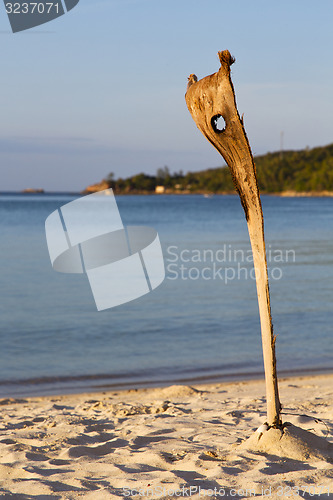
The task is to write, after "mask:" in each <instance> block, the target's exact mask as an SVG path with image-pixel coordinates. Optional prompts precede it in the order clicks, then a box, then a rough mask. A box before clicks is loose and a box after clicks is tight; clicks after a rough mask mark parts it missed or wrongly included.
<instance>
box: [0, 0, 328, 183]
mask: <svg viewBox="0 0 333 500" xmlns="http://www.w3.org/2000/svg"><path fill="white" fill-rule="evenodd" d="M332 21H333V2H332V1H331V0H321V1H319V2H313V0H312V1H308V0H288V1H287V0H282V1H280V2H276V3H273V2H271V1H269V0H251V1H248V0H233V1H232V2H230V1H224V0H206V1H204V0H191V1H190V0H177V1H175V0H168V1H165V2H162V1H160V0H80V2H79V4H78V5H77V7H75V8H74V9H73V10H72V11H71V12H69V13H67V14H66V15H64V16H62V17H60V18H58V19H56V20H55V21H52V22H50V23H48V24H45V25H43V26H41V27H39V28H35V29H34V30H28V31H26V32H22V33H17V34H12V33H11V31H10V26H9V21H8V19H7V16H6V13H5V9H4V7H3V6H1V5H0V40H1V42H2V50H1V73H0V82H1V89H2V92H1V97H0V109H1V122H0V165H1V184H0V190H1V191H3V190H20V189H23V188H26V187H43V188H45V189H47V190H81V189H82V188H84V187H85V186H86V185H87V184H90V183H93V182H95V181H99V180H101V179H102V178H103V177H105V176H106V175H107V174H108V173H109V172H111V171H113V172H114V173H115V174H116V176H128V175H132V174H135V173H138V172H142V171H143V172H146V173H155V172H156V170H157V168H159V167H163V166H164V165H168V166H169V168H170V169H171V171H178V170H180V169H182V170H184V171H188V170H199V169H204V168H211V167H217V166H219V165H221V164H222V163H223V162H222V158H221V157H220V156H219V154H218V153H217V152H216V151H215V150H214V149H213V148H212V146H211V145H210V144H209V143H208V141H206V140H205V138H204V137H203V136H202V135H201V134H200V132H199V131H197V129H196V127H195V125H194V122H193V121H192V118H191V117H190V114H189V112H188V111H187V108H186V105H185V100H184V93H185V89H186V84H187V77H188V75H189V74H190V73H196V74H197V76H198V77H199V78H202V77H203V76H206V75H208V74H211V73H214V72H215V71H217V69H218V67H219V62H218V58H217V52H218V51H219V50H223V49H229V50H230V52H231V53H232V54H233V55H234V56H235V57H236V63H235V64H234V65H233V67H232V79H233V82H234V86H235V90H236V95H237V103H238V108H239V111H240V113H241V114H242V113H244V118H245V127H246V130H247V133H248V137H249V140H250V143H251V146H252V150H253V152H254V153H255V154H261V153H265V152H267V151H275V150H277V149H279V147H280V133H281V131H283V132H284V148H285V149H301V148H303V147H306V146H310V147H313V146H317V145H324V144H329V143H331V142H333V130H332V124H331V122H332V115H333V113H332V112H333V100H332V89H333V67H332V48H333V44H332V41H333V30H332Z"/></svg>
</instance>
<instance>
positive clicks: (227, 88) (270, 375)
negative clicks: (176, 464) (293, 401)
mask: <svg viewBox="0 0 333 500" xmlns="http://www.w3.org/2000/svg"><path fill="white" fill-rule="evenodd" d="M219 58H220V62H221V67H220V69H219V70H218V72H217V73H214V74H213V75H210V76H207V77H206V78H203V79H202V80H199V81H197V77H196V76H195V75H190V76H189V79H188V80H189V81H188V86H187V92H186V96H185V99H186V104H187V107H188V109H189V111H190V113H191V115H192V117H193V119H194V121H195V123H196V125H197V127H198V128H199V130H201V132H202V133H203V134H204V136H205V137H206V138H207V139H208V140H209V142H211V143H212V144H213V146H214V147H215V148H216V149H217V150H218V152H219V153H220V154H221V155H222V156H223V158H224V159H225V161H226V163H227V165H228V166H229V168H230V171H231V175H232V178H233V181H234V184H235V187H236V189H237V192H238V194H239V196H240V199H241V203H242V206H243V208H244V211H245V216H246V220H247V226H248V231H249V235H250V240H251V247H252V253H253V262H254V268H255V275H256V285H257V294H258V303H259V313H260V323H261V336H262V346H263V357H264V366H265V380H266V397H267V424H268V426H269V427H273V428H282V422H281V418H280V413H281V404H280V400H279V392H278V383H277V374H276V358H275V337H274V335H273V326H272V318H271V306H270V297H269V286H268V273H267V259H266V249H265V239H264V219H263V213H262V208H261V201H260V195H259V189H258V183H257V176H256V169H255V164H254V161H253V156H252V153H251V148H250V145H249V141H248V139H247V136H246V132H245V129H244V125H243V120H242V119H241V118H240V116H239V114H238V111H237V107H236V99H235V92H234V88H233V84H232V81H231V78H230V66H231V64H233V62H234V59H233V57H232V56H231V55H230V53H229V51H228V50H224V51H223V52H219ZM221 120H222V121H223V120H224V127H220V126H219V122H220V121H221Z"/></svg>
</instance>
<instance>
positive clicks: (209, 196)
mask: <svg viewBox="0 0 333 500" xmlns="http://www.w3.org/2000/svg"><path fill="white" fill-rule="evenodd" d="M213 196H214V195H213V194H204V198H213Z"/></svg>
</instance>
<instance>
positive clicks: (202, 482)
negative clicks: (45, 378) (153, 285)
mask: <svg viewBox="0 0 333 500" xmlns="http://www.w3.org/2000/svg"><path fill="white" fill-rule="evenodd" d="M280 395H281V401H282V403H283V406H284V412H286V413H288V415H284V416H283V419H284V421H288V422H290V423H291V424H293V425H292V426H289V427H286V432H285V433H284V435H283V439H281V435H280V436H277V439H276V436H275V437H274V436H273V435H272V431H274V429H270V430H268V431H267V430H266V429H265V426H263V427H261V429H260V430H259V431H257V432H255V431H256V429H257V428H258V427H260V426H262V424H264V423H265V386H264V382H263V381H251V382H238V383H230V384H229V383H228V384H210V385H200V386H199V385H198V386H192V387H189V386H171V387H167V388H163V389H142V390H131V391H120V392H103V393H94V394H79V395H66V396H50V397H42V398H41V397H38V398H37V397H34V398H24V399H2V400H0V410H1V412H0V428H1V437H0V498H14V499H38V500H45V499H93V500H95V499H96V500H99V499H101V500H104V499H109V498H110V499H111V498H114V499H116V498H136V499H140V498H161V499H162V498H164V499H166V498H180V497H181V498H186V497H187V498H188V497H191V498H193V499H199V498H228V497H229V498H230V497H232V498H236V499H240V498H251V497H254V496H256V497H261V498H264V497H266V498H276V499H277V498H302V499H307V500H309V499H310V498H320V499H329V498H331V499H332V498H333V465H332V458H330V457H332V446H333V445H332V442H333V375H325V376H323V375H322V376H316V377H298V378H291V379H282V380H280ZM302 432H303V433H304V434H302ZM269 433H271V434H269ZM300 433H301V438H300ZM309 433H310V434H309ZM273 434H274V432H273ZM304 435H305V436H308V437H309V436H310V440H309V442H308V443H307V444H306V445H305V446H304V447H302V446H301V447H299V446H298V444H299V442H298V441H299V439H302V438H303V437H304ZM259 436H260V439H259ZM318 438H320V439H319V441H318ZM290 439H291V440H292V441H293V444H292V445H290ZM288 440H289V441H288ZM297 440H298V441H297ZM281 443H282V444H281ZM283 443H285V444H284V445H283ZM295 443H296V445H295ZM297 443H298V444H297ZM309 443H310V444H309ZM318 443H319V444H318ZM294 445H295V450H296V451H295V454H294V455H293V454H292V457H291V458H287V457H286V456H285V455H288V452H289V451H290V449H291V448H292V447H293V446H294ZM325 447H326V448H325ZM324 448H325V449H324ZM292 453H294V452H292Z"/></svg>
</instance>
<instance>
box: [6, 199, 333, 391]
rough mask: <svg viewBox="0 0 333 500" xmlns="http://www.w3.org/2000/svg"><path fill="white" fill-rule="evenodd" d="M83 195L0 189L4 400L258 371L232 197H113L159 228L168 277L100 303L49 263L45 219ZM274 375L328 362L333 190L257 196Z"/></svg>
mask: <svg viewBox="0 0 333 500" xmlns="http://www.w3.org/2000/svg"><path fill="white" fill-rule="evenodd" d="M76 197H77V195H64V194H59V195H55V194H54V195H51V194H50V195H47V194H45V195H28V194H26V195H25V194H24V195H23V194H2V195H1V196H0V227H1V240H0V241H1V243H0V281H1V288H0V295H1V300H0V308H1V311H0V346H1V351H0V352H1V362H0V397H20V396H29V395H45V394H55V393H69V392H81V391H82V392H83V391H93V390H107V389H120V388H136V387H142V386H162V385H167V384H171V383H186V384H193V383H199V382H205V381H207V382H208V381H229V380H240V379H246V378H255V377H262V376H263V362H262V351H261V338H260V325H259V314H258V305H257V297H256V289H255V281H254V279H253V278H254V274H253V269H252V262H251V252H250V244H249V237H248V233H247V226H246V221H245V217H244V214H243V211H242V208H241V205H240V201H239V199H238V197H237V196H213V197H212V198H205V197H204V196H201V195H193V196H192V195H191V196H182V195H178V196H172V195H170V196H164V195H159V196H119V197H117V203H118V208H119V210H120V214H121V217H122V220H123V223H124V224H125V225H146V226H151V227H154V228H155V229H156V230H157V231H158V233H159V236H160V240H161V244H162V248H163V254H164V261H165V267H166V278H165V280H164V282H163V283H162V284H161V285H160V286H159V287H158V288H157V289H155V290H154V291H152V292H151V293H149V294H147V295H144V296H142V297H141V298H139V299H137V300H134V301H132V302H129V303H127V304H123V305H121V306H118V307H115V308H112V309H108V310H105V311H101V312H98V311H97V310H96V306H95V303H94V300H93V296H92V294H91V290H90V287H89V283H88V280H87V277H86V276H85V275H73V274H62V273H57V272H55V271H54V270H53V269H52V266H51V263H50V259H49V255H48V250H47V245H46V239H45V230H44V223H45V219H46V218H47V216H48V215H49V214H50V213H51V212H52V211H54V210H56V209H57V208H59V207H60V206H62V205H64V204H65V203H68V202H70V201H72V200H74V199H75V198H76ZM262 203H263V209H264V216H265V234H266V246H267V255H268V265H269V275H270V290H271V302H272V317H273V324H274V332H275V334H277V342H276V349H277V351H276V354H277V367H278V373H279V375H280V376H282V375H283V376H284V375H292V374H307V373H309V374H311V373H322V372H332V371H333V347H332V346H333V305H332V304H333V198H281V197H274V196H263V197H262Z"/></svg>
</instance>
